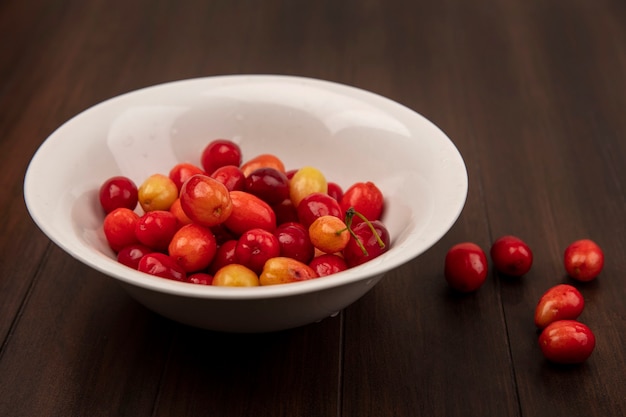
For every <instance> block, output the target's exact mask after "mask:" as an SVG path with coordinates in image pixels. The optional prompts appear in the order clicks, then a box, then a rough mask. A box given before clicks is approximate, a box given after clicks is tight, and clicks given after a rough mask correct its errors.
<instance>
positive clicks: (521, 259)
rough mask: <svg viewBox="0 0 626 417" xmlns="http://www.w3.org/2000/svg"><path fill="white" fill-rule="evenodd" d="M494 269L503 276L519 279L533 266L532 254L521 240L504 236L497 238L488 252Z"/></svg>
mask: <svg viewBox="0 0 626 417" xmlns="http://www.w3.org/2000/svg"><path fill="white" fill-rule="evenodd" d="M490 254H491V260H492V262H493V266H494V268H495V269H496V270H497V271H498V272H500V273H502V274H505V275H509V276H512V277H521V276H522V275H524V274H526V273H527V272H528V271H529V270H530V267H531V266H532V264H533V252H532V251H531V250H530V247H529V246H528V245H527V244H526V242H524V241H523V240H522V239H520V238H518V237H516V236H511V235H506V236H502V237H500V238H498V239H497V240H496V241H495V242H494V243H493V245H492V246H491V250H490Z"/></svg>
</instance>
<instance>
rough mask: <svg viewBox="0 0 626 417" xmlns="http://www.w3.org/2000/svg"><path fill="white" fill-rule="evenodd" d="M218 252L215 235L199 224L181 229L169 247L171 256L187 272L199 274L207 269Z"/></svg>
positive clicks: (188, 225)
mask: <svg viewBox="0 0 626 417" xmlns="http://www.w3.org/2000/svg"><path fill="white" fill-rule="evenodd" d="M216 251H217V245H216V243H215V237H214V236H213V233H212V232H211V231H210V230H209V229H208V228H206V227H203V226H200V225H198V224H187V225H185V226H183V227H181V228H180V229H179V230H178V231H177V232H176V234H175V235H174V236H173V237H172V240H171V241H170V244H169V246H168V253H169V255H170V256H171V257H172V258H173V259H175V260H176V262H177V263H178V264H179V265H180V266H181V267H182V268H183V269H184V270H185V271H186V272H198V271H200V270H202V269H205V268H207V267H208V266H209V265H210V263H211V261H212V260H213V257H214V256H215V252H216Z"/></svg>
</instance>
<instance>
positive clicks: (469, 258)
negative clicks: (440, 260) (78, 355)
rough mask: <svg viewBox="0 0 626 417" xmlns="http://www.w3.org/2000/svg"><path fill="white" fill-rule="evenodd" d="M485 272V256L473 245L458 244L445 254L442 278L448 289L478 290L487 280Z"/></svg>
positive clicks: (486, 267)
mask: <svg viewBox="0 0 626 417" xmlns="http://www.w3.org/2000/svg"><path fill="white" fill-rule="evenodd" d="M487 270H488V264H487V256H486V255H485V252H484V251H483V250H482V249H481V248H480V246H478V245H477V244H475V243H471V242H464V243H458V244H456V245H454V246H452V247H451V248H450V249H449V250H448V253H447V254H446V259H445V267H444V276H445V278H446V281H447V282H448V284H449V285H450V287H452V288H453V289H455V290H457V291H460V292H472V291H476V290H477V289H479V288H480V287H481V286H482V285H483V284H484V282H485V280H486V279H487Z"/></svg>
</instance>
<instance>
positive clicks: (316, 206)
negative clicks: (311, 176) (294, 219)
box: [296, 192, 344, 228]
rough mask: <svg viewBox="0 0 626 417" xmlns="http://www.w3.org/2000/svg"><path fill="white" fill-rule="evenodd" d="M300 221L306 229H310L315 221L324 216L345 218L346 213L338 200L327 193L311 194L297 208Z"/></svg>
mask: <svg viewBox="0 0 626 417" xmlns="http://www.w3.org/2000/svg"><path fill="white" fill-rule="evenodd" d="M296 211H297V212H298V219H299V220H300V223H302V224H303V225H304V227H307V228H308V227H309V226H311V224H313V222H314V221H315V219H317V218H318V217H322V216H335V217H339V218H343V216H344V213H343V212H342V211H341V207H339V203H338V202H337V200H335V199H334V198H332V197H331V196H329V195H328V194H325V193H318V192H316V193H311V194H309V195H307V196H306V197H304V198H303V199H302V200H301V201H300V204H298V206H297V207H296Z"/></svg>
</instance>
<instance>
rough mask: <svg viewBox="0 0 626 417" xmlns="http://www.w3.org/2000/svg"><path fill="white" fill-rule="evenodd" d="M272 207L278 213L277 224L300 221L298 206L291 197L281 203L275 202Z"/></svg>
mask: <svg viewBox="0 0 626 417" xmlns="http://www.w3.org/2000/svg"><path fill="white" fill-rule="evenodd" d="M271 207H272V210H274V214H275V215H276V224H277V225H281V224H283V223H289V222H300V219H298V211H297V210H296V206H294V205H293V202H292V201H291V200H290V199H289V198H288V199H286V200H284V201H282V202H281V203H279V204H274V205H272V206H271Z"/></svg>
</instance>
